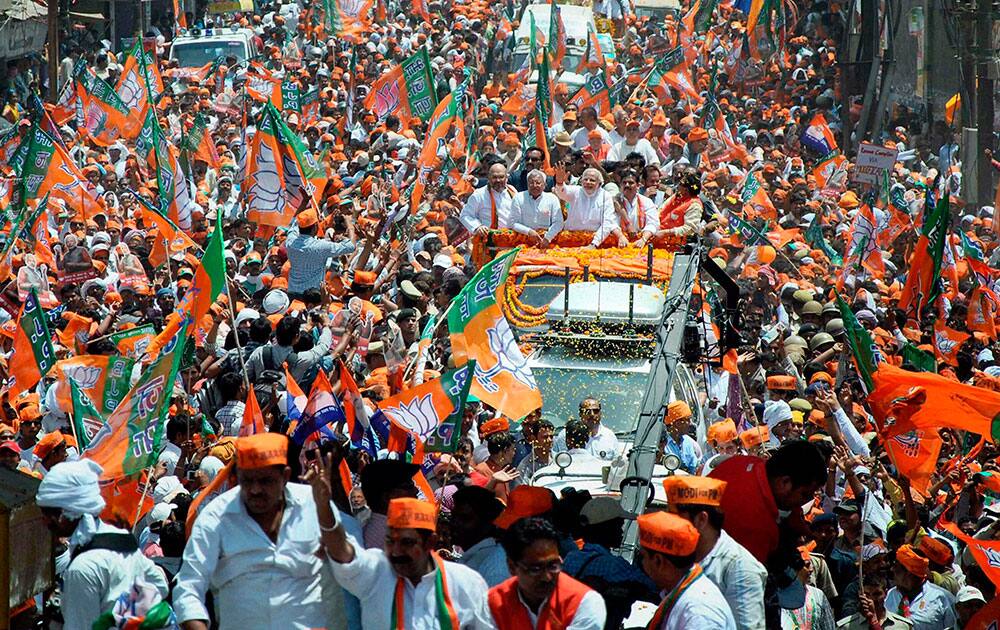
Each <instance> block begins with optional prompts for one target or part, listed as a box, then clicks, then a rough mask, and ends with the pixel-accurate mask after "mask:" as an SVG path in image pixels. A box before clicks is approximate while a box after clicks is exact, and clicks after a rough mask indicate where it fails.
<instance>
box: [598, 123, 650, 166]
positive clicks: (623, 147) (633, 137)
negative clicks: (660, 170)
mask: <svg viewBox="0 0 1000 630" xmlns="http://www.w3.org/2000/svg"><path fill="white" fill-rule="evenodd" d="M641 129H642V125H641V123H640V122H639V121H638V120H636V119H634V118H633V119H632V120H630V121H628V122H627V123H625V137H624V138H623V139H622V140H621V141H619V142H616V143H614V144H612V145H611V151H609V152H608V160H610V161H612V162H624V161H625V158H626V157H627V156H628V154H629V153H632V152H633V151H635V152H636V153H638V154H639V155H641V156H642V157H643V159H644V160H646V165H647V166H648V165H650V164H655V165H659V164H660V157H659V156H658V155H656V150H655V149H654V148H653V145H652V144H650V143H649V140H646V139H645V138H641V137H640V133H641Z"/></svg>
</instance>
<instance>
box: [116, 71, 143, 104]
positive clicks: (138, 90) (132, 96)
mask: <svg viewBox="0 0 1000 630" xmlns="http://www.w3.org/2000/svg"><path fill="white" fill-rule="evenodd" d="M118 97H119V98H120V99H121V100H122V102H123V103H124V104H125V107H126V108H127V109H135V108H137V107H138V106H139V103H140V102H141V101H142V87H141V86H140V85H139V73H138V72H136V70H135V68H133V69H132V71H131V72H129V73H128V74H126V75H125V78H124V79H123V80H122V84H121V86H120V87H119V88H118Z"/></svg>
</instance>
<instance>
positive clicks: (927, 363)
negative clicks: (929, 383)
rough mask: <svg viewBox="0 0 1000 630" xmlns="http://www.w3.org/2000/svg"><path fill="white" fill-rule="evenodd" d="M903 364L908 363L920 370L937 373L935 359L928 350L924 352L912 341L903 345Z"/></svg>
mask: <svg viewBox="0 0 1000 630" xmlns="http://www.w3.org/2000/svg"><path fill="white" fill-rule="evenodd" d="M902 354H903V364H904V365H905V364H907V363H909V364H910V365H912V366H913V367H915V368H917V370H918V371H920V372H930V373H932V374H936V373H937V360H936V359H935V358H934V355H933V354H931V353H930V352H924V351H923V350H921V349H920V348H918V347H916V346H915V345H913V344H912V343H907V344H905V345H904V346H903V352H902Z"/></svg>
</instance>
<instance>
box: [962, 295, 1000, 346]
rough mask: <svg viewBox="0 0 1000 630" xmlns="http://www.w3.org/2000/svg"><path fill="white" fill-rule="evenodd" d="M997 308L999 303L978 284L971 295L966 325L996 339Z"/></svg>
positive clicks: (974, 330)
mask: <svg viewBox="0 0 1000 630" xmlns="http://www.w3.org/2000/svg"><path fill="white" fill-rule="evenodd" d="M990 293H992V292H990ZM996 309H997V305H996V303H994V302H993V298H992V297H990V294H989V293H987V292H986V291H983V288H982V287H981V286H978V285H977V286H976V287H975V288H974V289H973V290H972V295H971V296H970V297H969V310H968V312H967V313H966V316H965V327H966V328H968V329H969V330H971V331H973V332H980V333H983V334H984V335H986V336H987V337H989V338H990V339H992V340H994V341H996V338H997V325H996Z"/></svg>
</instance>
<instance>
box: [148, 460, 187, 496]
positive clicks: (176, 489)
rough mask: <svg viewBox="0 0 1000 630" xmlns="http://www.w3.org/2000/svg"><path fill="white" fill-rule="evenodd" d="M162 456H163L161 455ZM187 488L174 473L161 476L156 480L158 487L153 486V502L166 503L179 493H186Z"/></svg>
mask: <svg viewBox="0 0 1000 630" xmlns="http://www.w3.org/2000/svg"><path fill="white" fill-rule="evenodd" d="M161 457H162V456H161ZM186 492H187V490H185V489H184V486H182V485H181V480H180V479H178V478H177V477H175V476H173V475H168V476H166V477H160V478H159V479H157V480H156V487H155V488H153V502H154V503H164V502H166V500H167V499H170V498H172V497H173V496H175V495H177V494H178V493H186Z"/></svg>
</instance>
